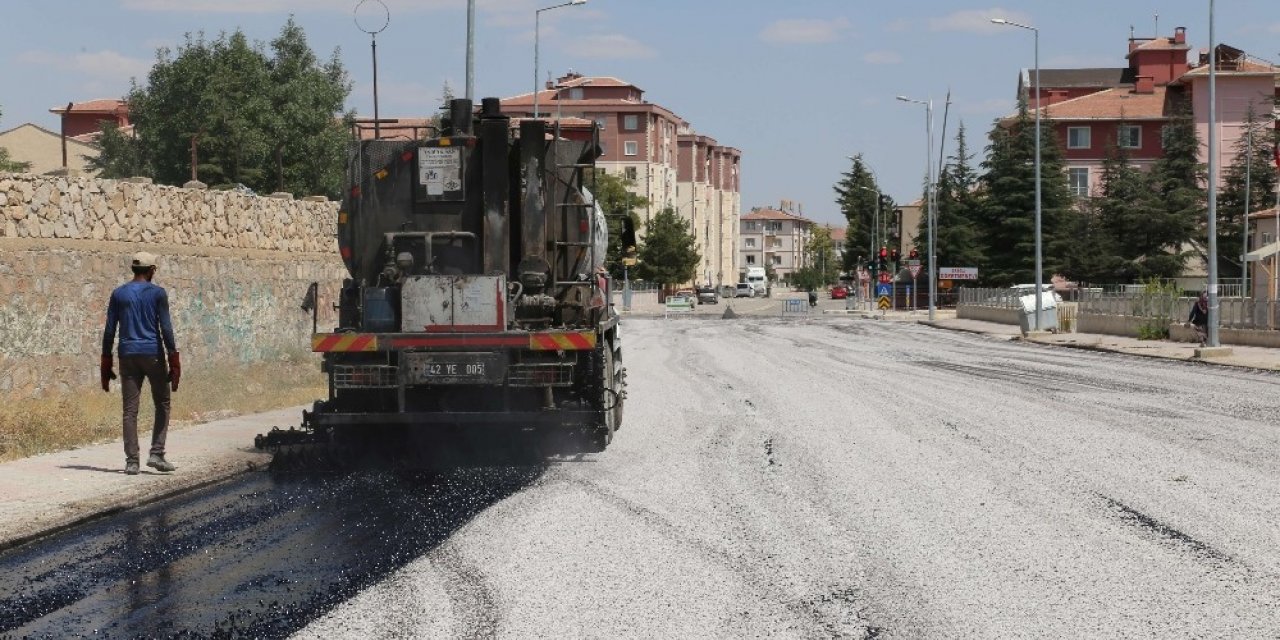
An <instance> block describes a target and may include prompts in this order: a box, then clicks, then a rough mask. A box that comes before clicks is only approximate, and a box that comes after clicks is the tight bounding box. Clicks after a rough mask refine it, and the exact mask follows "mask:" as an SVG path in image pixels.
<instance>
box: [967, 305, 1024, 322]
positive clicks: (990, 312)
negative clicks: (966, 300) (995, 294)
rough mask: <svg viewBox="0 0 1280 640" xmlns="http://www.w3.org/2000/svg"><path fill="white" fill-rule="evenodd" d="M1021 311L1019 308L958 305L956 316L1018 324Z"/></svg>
mask: <svg viewBox="0 0 1280 640" xmlns="http://www.w3.org/2000/svg"><path fill="white" fill-rule="evenodd" d="M1021 313H1022V312H1021V311H1019V310H1017V309H1001V308H998V307H978V306H973V305H961V306H958V307H956V317H957V318H960V319H962V320H981V321H983V322H998V323H1000V324H1012V325H1017V324H1018V322H1019V316H1020V315H1021Z"/></svg>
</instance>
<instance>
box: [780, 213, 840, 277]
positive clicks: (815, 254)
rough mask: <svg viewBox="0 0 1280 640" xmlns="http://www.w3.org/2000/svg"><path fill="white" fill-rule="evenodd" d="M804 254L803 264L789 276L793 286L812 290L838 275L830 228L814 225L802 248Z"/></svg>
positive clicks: (838, 267) (838, 266)
mask: <svg viewBox="0 0 1280 640" xmlns="http://www.w3.org/2000/svg"><path fill="white" fill-rule="evenodd" d="M804 255H805V258H804V260H805V266H804V267H802V268H801V269H799V270H797V271H796V272H795V274H794V275H792V276H791V284H792V285H793V286H795V287H798V288H800V289H809V290H814V289H818V288H820V287H824V286H826V285H828V284H831V283H832V282H834V281H835V280H836V278H838V277H839V276H840V265H839V264H837V262H836V251H835V243H834V242H832V241H831V230H830V229H828V228H826V227H816V228H815V229H814V230H813V235H812V236H811V237H810V238H809V243H808V244H807V245H806V246H805V248H804Z"/></svg>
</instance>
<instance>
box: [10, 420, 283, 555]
mask: <svg viewBox="0 0 1280 640" xmlns="http://www.w3.org/2000/svg"><path fill="white" fill-rule="evenodd" d="M302 409H303V407H292V408H288V409H278V410H276V411H270V412H267V413H259V414H254V415H248V416H240V417H237V418H228V419H226V420H218V421H217V422H209V423H206V424H202V425H197V426H194V427H189V428H185V429H180V430H175V431H170V433H169V441H168V445H169V451H168V454H167V455H166V456H165V457H166V458H167V459H168V460H169V461H171V462H173V464H175V465H177V467H178V469H177V471H174V472H173V473H158V472H156V471H154V470H152V469H150V468H149V467H147V466H145V464H144V466H143V467H142V473H140V474H139V475H136V476H128V475H125V473H124V445H123V444H122V440H116V441H115V442H111V443H108V444H99V445H92V446H88V447H84V448H80V449H73V450H70V451H61V452H58V453H50V454H45V455H41V456H35V457H31V458H23V459H21V460H14V461H12V462H6V463H4V464H0V549H4V548H8V547H12V546H14V545H17V544H21V543H23V542H25V541H28V540H31V539H33V538H36V537H39V536H42V535H46V534H49V533H53V532H55V531H58V530H60V529H63V528H66V527H69V526H72V525H75V524H77V523H80V522H83V521H85V520H88V519H92V518H95V517H98V516H101V515H105V514H108V513H114V512H116V511H120V510H123V509H130V508H133V507H136V506H139V505H142V504H146V503H149V502H154V501H156V500H159V499H161V498H164V497H166V496H169V495H173V494H176V493H181V492H183V491H189V490H191V489H193V488H197V487H200V486H204V485H207V484H211V483H213V482H217V481H219V480H225V479H226V478H229V477H231V476H234V475H236V474H238V473H242V472H244V471H246V470H254V469H260V468H264V467H265V466H266V465H267V463H269V462H270V460H271V456H270V455H269V454H266V453H262V452H259V451H257V450H256V449H254V448H253V437H254V436H255V435H257V434H259V433H265V432H266V431H269V430H270V429H271V427H273V426H281V427H289V426H294V425H297V424H298V423H299V421H300V420H301V418H302ZM140 426H142V425H140ZM139 431H140V433H139V434H138V436H139V440H140V441H141V444H142V446H143V462H144V463H145V462H146V457H145V456H146V446H147V443H149V442H150V428H149V425H146V426H145V427H143V428H140V429H139Z"/></svg>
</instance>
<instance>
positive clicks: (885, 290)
mask: <svg viewBox="0 0 1280 640" xmlns="http://www.w3.org/2000/svg"><path fill="white" fill-rule="evenodd" d="M876 296H877V297H880V298H887V297H889V285H887V284H878V285H876Z"/></svg>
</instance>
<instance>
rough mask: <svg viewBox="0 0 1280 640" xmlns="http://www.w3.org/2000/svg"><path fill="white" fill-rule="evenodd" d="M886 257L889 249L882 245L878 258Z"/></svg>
mask: <svg viewBox="0 0 1280 640" xmlns="http://www.w3.org/2000/svg"><path fill="white" fill-rule="evenodd" d="M888 257H889V250H888V249H886V248H884V247H880V258H881V259H883V258H888Z"/></svg>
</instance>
